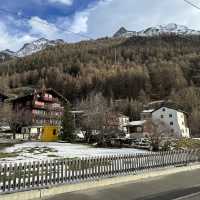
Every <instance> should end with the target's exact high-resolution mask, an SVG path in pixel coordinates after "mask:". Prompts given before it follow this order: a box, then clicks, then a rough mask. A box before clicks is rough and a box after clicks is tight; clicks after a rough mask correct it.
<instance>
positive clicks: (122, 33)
mask: <svg viewBox="0 0 200 200" xmlns="http://www.w3.org/2000/svg"><path fill="white" fill-rule="evenodd" d="M171 34H173V35H200V31H198V30H193V29H190V28H188V27H187V26H183V25H177V24H174V23H170V24H167V25H158V26H155V27H149V28H147V29H144V30H141V31H138V32H136V31H129V30H126V29H125V28H124V27H121V28H120V29H119V30H118V31H117V32H116V33H115V34H114V35H113V37H126V38H128V37H132V36H144V37H152V36H159V35H171Z"/></svg>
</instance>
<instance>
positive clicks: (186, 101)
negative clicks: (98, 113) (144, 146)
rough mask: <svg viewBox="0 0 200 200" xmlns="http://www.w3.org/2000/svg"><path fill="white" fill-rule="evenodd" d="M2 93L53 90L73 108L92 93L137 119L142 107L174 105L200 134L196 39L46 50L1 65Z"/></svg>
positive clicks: (102, 42) (199, 41)
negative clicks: (154, 102)
mask: <svg viewBox="0 0 200 200" xmlns="http://www.w3.org/2000/svg"><path fill="white" fill-rule="evenodd" d="M0 76H1V77H0V81H1V84H0V86H1V90H2V91H4V92H7V93H10V94H11V93H14V92H16V91H18V90H19V91H20V89H19V88H24V87H42V86H44V85H45V86H46V87H51V88H54V89H55V90H57V91H59V92H60V93H62V94H63V95H64V96H65V97H66V98H67V99H68V100H69V101H70V102H71V103H72V104H74V105H75V104H77V102H79V101H81V100H84V99H86V98H87V97H88V96H89V95H90V94H91V93H102V95H103V96H104V98H105V99H107V100H108V101H111V100H119V99H120V100H122V101H124V104H123V105H122V107H123V108H121V110H123V112H124V113H125V114H128V115H129V116H130V117H131V119H133V120H137V119H138V118H139V114H138V113H139V112H140V110H141V109H142V105H143V104H145V103H146V102H148V101H152V100H160V99H166V100H173V101H175V102H176V103H178V104H180V105H182V106H183V107H184V109H185V110H186V111H187V112H188V113H189V118H190V126H191V129H192V134H193V135H199V134H200V132H199V131H200V123H199V121H200V88H199V86H200V37H199V36H196V37H195V36H193V37H189V36H188V37H184V38H183V37H180V36H160V37H132V38H128V39H125V38H119V39H116V38H115V39H114V38H102V39H98V40H91V41H82V42H79V43H74V44H67V43H66V44H60V45H58V46H55V47H49V48H47V49H46V50H44V51H41V52H38V53H36V54H33V55H31V56H27V57H24V58H16V59H11V60H8V61H6V62H3V63H1V64H0Z"/></svg>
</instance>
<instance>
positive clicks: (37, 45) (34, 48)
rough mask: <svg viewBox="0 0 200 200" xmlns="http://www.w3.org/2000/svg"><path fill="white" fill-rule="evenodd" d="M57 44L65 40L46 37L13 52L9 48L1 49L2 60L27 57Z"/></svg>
mask: <svg viewBox="0 0 200 200" xmlns="http://www.w3.org/2000/svg"><path fill="white" fill-rule="evenodd" d="M57 44H64V41H63V40H61V39H58V40H48V39H46V38H40V39H38V40H36V41H33V42H31V43H27V44H24V46H23V47H22V48H21V49H20V50H18V51H17V52H13V51H11V50H9V49H6V50H4V51H0V62H3V61H6V60H9V59H12V58H14V57H25V56H29V55H32V54H33V53H36V52H39V51H42V50H44V49H46V48H47V47H49V46H55V45H57Z"/></svg>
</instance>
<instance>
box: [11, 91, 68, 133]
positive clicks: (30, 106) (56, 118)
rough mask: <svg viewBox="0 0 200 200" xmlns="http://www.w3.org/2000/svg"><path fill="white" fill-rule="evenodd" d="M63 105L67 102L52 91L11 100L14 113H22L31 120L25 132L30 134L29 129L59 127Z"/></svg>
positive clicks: (36, 92)
mask: <svg viewBox="0 0 200 200" xmlns="http://www.w3.org/2000/svg"><path fill="white" fill-rule="evenodd" d="M65 103H67V100H66V99H65V98H64V97H63V96H62V95H60V94H59V93H57V92H56V91H55V90H53V89H45V90H35V91H34V92H32V93H31V94H28V95H24V96H21V97H17V98H15V99H13V100H12V104H13V110H14V112H22V113H24V114H26V116H28V117H29V118H30V119H31V123H30V124H28V126H27V127H28V128H27V130H26V129H24V130H25V132H31V130H30V129H31V127H41V128H42V127H43V126H58V127H59V126H61V118H62V115H63V112H64V104H65ZM41 131H42V130H41V129H40V128H37V130H36V132H41ZM33 132H34V130H33Z"/></svg>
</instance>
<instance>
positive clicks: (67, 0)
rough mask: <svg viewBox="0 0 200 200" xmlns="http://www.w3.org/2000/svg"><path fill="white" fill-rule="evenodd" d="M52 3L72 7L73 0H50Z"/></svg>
mask: <svg viewBox="0 0 200 200" xmlns="http://www.w3.org/2000/svg"><path fill="white" fill-rule="evenodd" d="M48 1H49V2H50V3H61V4H65V5H72V3H73V0H48Z"/></svg>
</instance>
